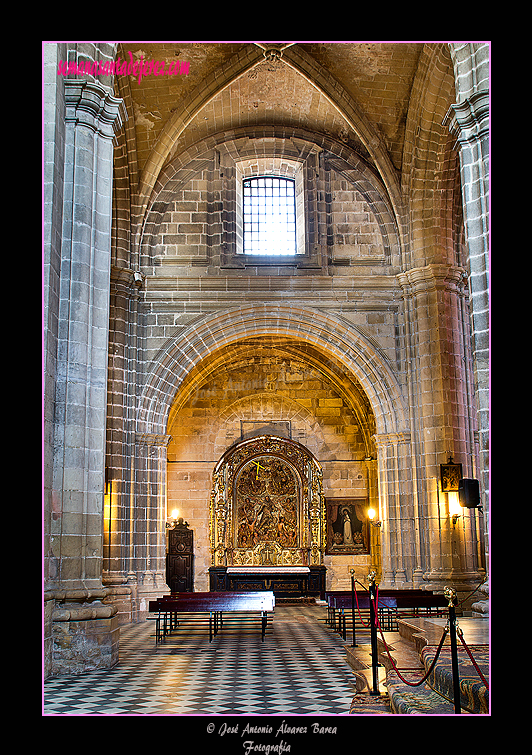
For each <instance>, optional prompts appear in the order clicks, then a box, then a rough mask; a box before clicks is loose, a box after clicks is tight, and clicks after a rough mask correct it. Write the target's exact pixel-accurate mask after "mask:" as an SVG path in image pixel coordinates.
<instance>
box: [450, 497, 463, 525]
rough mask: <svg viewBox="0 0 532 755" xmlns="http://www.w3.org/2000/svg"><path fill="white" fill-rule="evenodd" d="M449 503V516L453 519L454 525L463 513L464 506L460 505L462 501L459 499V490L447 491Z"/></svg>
mask: <svg viewBox="0 0 532 755" xmlns="http://www.w3.org/2000/svg"><path fill="white" fill-rule="evenodd" d="M447 505H448V507H449V516H450V517H451V519H452V520H453V527H454V526H455V524H456V522H457V521H458V517H459V516H460V514H461V513H462V507H461V506H460V502H459V500H458V491H454V490H452V491H449V492H448V493H447Z"/></svg>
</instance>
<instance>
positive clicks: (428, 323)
mask: <svg viewBox="0 0 532 755" xmlns="http://www.w3.org/2000/svg"><path fill="white" fill-rule="evenodd" d="M398 279H399V282H400V284H401V286H402V287H403V292H404V299H405V312H406V315H405V319H407V320H408V322H409V332H408V336H407V337H408V341H409V353H410V354H411V364H409V384H410V412H411V417H410V421H411V428H412V459H413V465H412V470H413V479H412V485H413V488H412V502H413V506H414V510H413V514H412V515H413V517H414V520H413V523H412V526H415V527H416V528H417V530H418V533H417V543H418V545H417V548H418V553H419V555H417V554H416V565H415V568H416V569H417V570H418V572H419V570H422V573H423V583H424V584H425V586H426V587H427V588H429V589H436V590H441V589H443V587H444V586H445V584H449V582H451V583H452V584H453V586H454V587H455V589H460V584H464V585H465V586H464V589H467V588H468V587H469V585H470V584H471V583H474V582H478V579H479V571H478V560H477V557H476V553H475V554H473V553H472V552H471V549H472V548H474V549H475V551H476V545H475V543H474V542H473V540H472V539H471V538H470V537H469V536H468V537H466V536H465V530H464V531H463V532H459V531H458V530H457V529H455V528H453V526H452V521H451V518H450V517H449V511H448V505H447V504H448V502H447V499H446V496H445V495H444V494H441V490H440V486H439V477H440V464H443V463H446V462H447V461H448V457H449V455H452V456H453V458H454V460H455V461H456V462H460V463H462V465H463V468H464V471H465V472H466V475H467V471H468V470H471V469H472V468H474V459H473V458H472V456H473V453H474V450H473V449H472V447H471V418H472V414H473V413H474V406H472V405H474V401H473V396H472V395H471V392H470V390H469V381H468V378H467V364H466V360H465V358H464V355H465V354H467V348H466V347H467V344H466V343H465V334H464V328H463V313H462V306H463V290H462V285H463V280H464V271H463V270H462V269H461V268H458V267H455V266H453V265H444V264H439V265H428V266H425V267H422V268H415V269H412V270H409V271H407V272H405V273H401V274H400V275H399V276H398ZM403 525H404V522H403ZM466 583H467V584H466Z"/></svg>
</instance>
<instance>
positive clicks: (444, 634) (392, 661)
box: [375, 590, 489, 689]
mask: <svg viewBox="0 0 532 755" xmlns="http://www.w3.org/2000/svg"><path fill="white" fill-rule="evenodd" d="M377 594H378V590H377ZM375 626H376V627H377V628H378V630H379V632H380V634H381V639H382V642H383V644H384V649H385V651H386V654H387V656H388V658H389V660H390V663H391V664H392V666H393V669H394V671H395V672H396V674H397V676H398V677H399V679H401V681H402V682H403V683H404V684H407V685H408V686H409V687H418V686H419V685H420V684H423V682H424V681H426V680H427V679H428V677H429V676H430V674H431V672H432V670H433V668H434V666H435V665H436V661H437V660H438V658H439V655H440V652H441V649H442V647H443V643H444V641H445V637H446V636H447V633H448V631H449V628H448V626H446V627H445V629H444V630H443V634H442V637H441V640H440V644H439V645H438V649H437V651H436V655H435V656H434V658H433V660H432V663H431V665H430V667H429V670H428V671H427V673H426V674H425V676H424V677H423V678H422V679H421V681H419V682H409V681H407V680H406V679H405V678H404V677H403V676H402V675H401V674H400V673H399V669H398V668H397V666H396V665H395V662H394V660H393V658H392V657H391V655H390V652H389V649H388V645H387V643H386V640H385V639H384V634H383V632H382V629H381V626H380V623H379V618H378V614H377V610H375ZM457 634H458V636H459V638H460V641H461V642H462V645H463V646H464V648H465V650H466V652H467V654H468V656H469V658H470V660H471V663H472V664H473V666H474V667H475V670H476V671H477V673H478V675H479V676H480V678H481V680H482V682H483V684H485V686H486V689H489V684H488V682H487V681H486V679H485V678H484V675H483V674H482V671H481V670H480V669H479V667H478V665H477V663H476V661H475V659H474V658H473V655H472V654H471V651H470V650H469V648H468V647H467V644H466V641H465V640H464V636H463V632H462V630H461V629H460V628H458V629H457Z"/></svg>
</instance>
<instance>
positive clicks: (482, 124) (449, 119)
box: [443, 91, 490, 146]
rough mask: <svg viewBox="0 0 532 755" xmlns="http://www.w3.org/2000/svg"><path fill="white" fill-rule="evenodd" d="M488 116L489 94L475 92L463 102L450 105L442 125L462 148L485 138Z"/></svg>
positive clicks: (487, 131)
mask: <svg viewBox="0 0 532 755" xmlns="http://www.w3.org/2000/svg"><path fill="white" fill-rule="evenodd" d="M489 114H490V105H489V92H487V91H482V92H476V93H475V94H473V95H471V97H468V98H467V99H466V100H464V101H463V102H459V103H457V104H455V105H451V107H450V108H449V110H448V112H447V115H446V116H445V118H444V120H443V123H444V125H446V126H447V127H448V128H449V131H450V132H451V133H452V134H453V135H454V136H455V137H456V140H457V142H458V143H459V144H460V145H462V146H463V145H464V144H467V143H468V142H473V141H477V140H478V139H482V138H483V137H484V136H487V134H488V133H489Z"/></svg>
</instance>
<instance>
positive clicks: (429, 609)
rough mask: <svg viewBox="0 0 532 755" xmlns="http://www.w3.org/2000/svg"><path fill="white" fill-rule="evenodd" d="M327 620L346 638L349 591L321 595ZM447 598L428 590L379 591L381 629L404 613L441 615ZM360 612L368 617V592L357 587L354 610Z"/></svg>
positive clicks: (389, 627) (393, 625)
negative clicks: (325, 605)
mask: <svg viewBox="0 0 532 755" xmlns="http://www.w3.org/2000/svg"><path fill="white" fill-rule="evenodd" d="M325 598H326V601H327V620H326V621H327V623H328V624H330V626H331V627H332V629H333V630H334V631H338V632H339V633H340V634H341V635H342V637H343V639H344V640H345V639H346V631H347V630H346V624H347V622H346V609H352V608H353V596H352V593H351V590H338V591H331V592H328V593H326V594H325ZM447 607H448V601H447V599H446V598H445V596H444V595H435V594H434V593H432V592H431V591H430V590H379V591H378V596H377V608H378V615H379V623H380V625H381V627H382V628H383V629H384V630H387V631H394V630H395V629H396V627H397V619H400V618H404V617H407V616H420V615H423V616H430V615H433V611H434V615H436V616H441V615H444V614H445V610H444V609H446V608H447ZM358 609H360V611H361V612H362V611H364V612H365V613H367V614H368V616H369V592H362V593H361V592H360V591H358V590H357V593H356V597H355V598H354V610H355V612H357V613H358Z"/></svg>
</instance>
